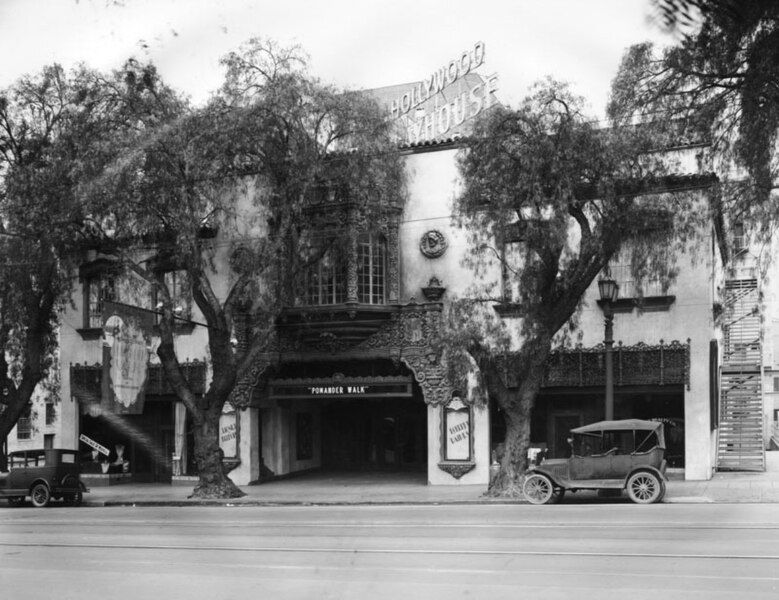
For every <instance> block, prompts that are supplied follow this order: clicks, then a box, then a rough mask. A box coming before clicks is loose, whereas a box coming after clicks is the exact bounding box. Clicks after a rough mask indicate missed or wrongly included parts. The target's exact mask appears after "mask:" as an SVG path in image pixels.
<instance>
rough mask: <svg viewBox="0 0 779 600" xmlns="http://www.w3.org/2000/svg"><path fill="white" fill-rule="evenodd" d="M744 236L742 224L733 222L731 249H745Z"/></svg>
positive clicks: (739, 250)
mask: <svg viewBox="0 0 779 600" xmlns="http://www.w3.org/2000/svg"><path fill="white" fill-rule="evenodd" d="M746 247H747V246H746V237H745V236H744V224H743V223H735V224H734V225H733V250H734V251H736V252H741V251H742V250H745V249H746Z"/></svg>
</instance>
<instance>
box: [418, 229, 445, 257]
mask: <svg viewBox="0 0 779 600" xmlns="http://www.w3.org/2000/svg"><path fill="white" fill-rule="evenodd" d="M448 245H449V244H448V243H447V241H446V238H445V237H444V234H443V233H441V232H440V231H438V230H437V229H431V230H430V231H426V232H425V233H424V234H423V235H422V239H421V240H420V242H419V249H420V250H421V251H422V254H424V255H425V256H427V257H428V258H438V257H439V256H442V255H443V253H444V252H446V248H447V246H448Z"/></svg>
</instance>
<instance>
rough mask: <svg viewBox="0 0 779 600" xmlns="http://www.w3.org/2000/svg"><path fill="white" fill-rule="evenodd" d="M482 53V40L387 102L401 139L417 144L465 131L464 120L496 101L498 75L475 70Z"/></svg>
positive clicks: (482, 61)
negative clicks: (479, 72) (484, 73)
mask: <svg viewBox="0 0 779 600" xmlns="http://www.w3.org/2000/svg"><path fill="white" fill-rule="evenodd" d="M484 56H485V46H484V42H476V43H475V44H474V46H473V48H471V49H470V50H467V51H464V52H462V53H460V55H459V56H457V57H456V58H454V59H452V60H450V61H449V62H448V63H447V64H446V65H444V66H442V67H440V68H438V69H437V70H436V71H434V72H433V73H432V74H431V75H430V76H429V77H426V78H425V79H423V80H422V81H420V82H419V83H417V84H414V85H412V86H410V87H409V88H408V89H407V91H406V92H404V93H403V94H401V95H400V96H398V97H396V98H394V99H392V100H391V101H390V103H389V106H388V108H389V113H390V115H391V117H392V118H393V119H396V120H397V123H398V129H399V135H400V137H401V138H402V141H403V142H405V143H407V144H419V143H423V142H430V141H435V140H441V139H447V138H451V137H454V136H456V135H466V134H467V133H468V130H469V127H468V125H467V121H469V120H470V119H472V118H473V117H475V116H476V115H478V114H479V113H480V112H481V111H483V110H485V109H486V108H489V107H490V106H492V105H493V104H495V102H496V100H495V95H494V94H495V91H496V90H497V89H498V76H497V75H496V74H493V75H487V76H481V75H478V74H476V73H475V70H476V69H477V68H478V67H480V66H481V65H482V64H484Z"/></svg>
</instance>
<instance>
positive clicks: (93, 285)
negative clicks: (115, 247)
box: [84, 273, 116, 329]
mask: <svg viewBox="0 0 779 600" xmlns="http://www.w3.org/2000/svg"><path fill="white" fill-rule="evenodd" d="M84 296H85V299H86V311H85V315H84V327H86V328H88V329H98V328H101V327H103V302H105V301H108V302H113V301H115V300H116V282H115V279H114V275H113V274H110V273H101V274H98V275H94V276H92V277H90V278H89V279H87V280H86V283H85V291H84Z"/></svg>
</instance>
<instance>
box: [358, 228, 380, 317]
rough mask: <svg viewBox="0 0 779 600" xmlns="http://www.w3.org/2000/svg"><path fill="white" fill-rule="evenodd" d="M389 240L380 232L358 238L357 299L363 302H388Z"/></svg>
mask: <svg viewBox="0 0 779 600" xmlns="http://www.w3.org/2000/svg"><path fill="white" fill-rule="evenodd" d="M386 264H387V241H386V240H385V239H384V236H382V235H379V234H363V235H361V236H360V237H359V238H358V240H357V300H358V302H361V303H363V304H384V303H385V302H386V280H387V278H386Z"/></svg>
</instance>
